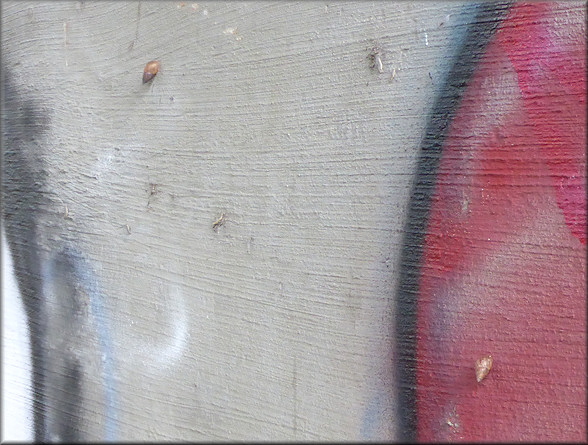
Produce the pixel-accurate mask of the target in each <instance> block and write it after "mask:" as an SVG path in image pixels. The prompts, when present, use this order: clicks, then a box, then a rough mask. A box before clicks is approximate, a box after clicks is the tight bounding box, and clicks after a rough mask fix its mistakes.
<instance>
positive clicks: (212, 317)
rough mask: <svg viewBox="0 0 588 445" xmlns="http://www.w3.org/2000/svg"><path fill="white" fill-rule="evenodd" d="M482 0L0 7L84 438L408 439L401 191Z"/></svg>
mask: <svg viewBox="0 0 588 445" xmlns="http://www.w3.org/2000/svg"><path fill="white" fill-rule="evenodd" d="M469 11H470V8H464V6H463V4H460V3H453V2H452V3H448V4H438V3H433V2H424V3H412V2H400V3H393V2H356V3H351V2H334V3H326V2H301V3H293V2H276V3H270V2H234V3H231V2H209V3H198V4H196V3H184V2H131V3H127V2H21V1H18V2H3V3H2V54H3V64H4V66H5V68H6V69H8V70H10V72H11V76H12V77H13V82H14V83H15V84H16V87H17V89H18V90H19V91H20V92H21V93H22V94H23V95H25V96H26V97H27V98H28V100H29V101H31V102H32V103H34V104H35V106H36V107H37V108H38V109H39V110H40V111H41V113H42V115H43V116H44V119H46V122H45V123H44V125H45V127H46V130H45V132H44V134H43V138H42V141H38V146H39V147H41V148H40V149H39V150H37V151H32V152H31V154H30V155H31V157H32V158H33V160H34V161H35V162H38V163H39V164H41V165H42V166H43V169H45V170H46V171H47V172H48V175H47V179H46V181H47V182H46V190H47V194H46V197H47V199H48V203H47V204H46V205H45V206H44V208H43V212H44V217H43V220H42V225H43V231H42V240H41V244H42V246H43V247H44V255H45V258H46V262H47V264H49V266H48V267H49V268H48V269H47V270H46V271H45V278H46V281H47V282H46V290H47V292H48V294H49V295H52V296H53V299H52V300H50V302H49V316H50V318H51V319H52V320H53V321H54V326H55V328H54V330H53V331H51V333H50V337H51V338H54V339H55V342H54V343H52V345H51V351H52V356H51V360H54V362H53V363H54V365H55V366H56V367H58V366H61V365H60V364H61V363H62V362H63V360H64V359H63V357H61V354H62V352H63V351H64V350H67V353H68V354H69V355H68V357H69V356H70V355H71V356H73V357H74V358H75V359H76V360H79V361H80V362H81V363H83V371H84V372H83V388H84V390H83V394H84V397H83V400H81V401H80V402H79V407H77V408H78V410H77V412H76V415H78V416H80V417H81V418H82V419H83V422H82V424H83V428H84V434H85V435H86V437H87V438H88V439H90V440H101V439H103V438H104V437H105V435H106V436H107V437H111V438H115V439H117V438H118V439H125V440H143V439H145V440H206V439H245V440H254V439H268V440H288V439H291V440H304V439H308V440H357V439H379V440H386V439H393V438H395V437H396V434H397V430H396V428H397V425H396V424H395V421H394V419H395V409H396V408H395V406H396V404H395V403H396V400H395V392H396V389H395V387H394V377H395V376H394V373H393V366H392V364H393V363H394V360H395V357H394V356H393V352H392V351H393V346H394V343H395V338H393V334H392V333H393V332H394V330H393V323H394V315H395V314H394V306H393V304H392V301H393V292H394V289H395V283H396V280H397V278H398V276H397V265H398V261H399V258H398V255H399V245H400V243H401V235H402V227H403V224H404V217H405V215H406V210H405V209H406V207H407V200H408V198H409V191H410V187H411V181H412V176H413V172H414V169H415V163H416V159H417V155H418V149H419V146H420V142H421V138H422V132H423V129H424V127H425V124H426V120H427V113H428V112H429V110H430V107H431V105H432V102H433V100H434V97H435V94H436V91H437V88H438V86H439V85H440V84H441V83H442V81H443V76H444V74H445V72H446V70H447V63H448V56H449V55H451V54H452V51H453V49H454V47H455V43H456V41H459V36H460V33H461V30H462V29H463V28H464V26H465V24H467V21H468V18H469V17H470V15H469V14H470V13H469ZM153 59H157V60H159V62H160V71H159V73H158V74H157V76H156V77H155V78H154V79H153V81H152V82H150V83H148V84H145V85H143V84H142V83H141V77H142V71H143V67H144V65H145V63H146V62H148V61H149V60H153ZM221 217H222V220H221V221H220V222H222V224H216V225H215V222H219V219H220V218H221ZM213 226H214V227H213ZM64 246H67V247H68V248H70V247H72V246H73V248H74V249H75V252H80V254H76V255H78V256H79V257H80V258H82V257H83V258H84V261H85V262H84V263H83V264H85V266H84V270H81V271H79V274H78V275H77V276H78V277H80V278H79V280H80V281H82V282H84V283H85V284H84V283H82V286H85V287H84V290H83V294H84V295H85V296H86V298H87V300H86V304H85V305H84V306H83V307H81V308H76V311H79V314H78V312H76V314H77V315H75V316H74V317H73V319H72V318H71V315H70V314H69V312H68V311H70V310H71V309H72V308H71V307H70V306H69V304H70V303H69V302H67V301H62V300H59V299H58V298H57V297H58V296H59V295H61V294H62V293H67V292H68V290H67V289H68V283H64V282H62V281H63V279H62V278H61V277H60V276H59V274H57V273H54V272H52V271H55V270H59V269H51V267H53V266H51V265H55V266H54V267H55V268H57V267H59V265H58V263H59V261H58V260H54V258H56V257H55V256H54V255H56V253H55V252H60V251H61V249H63V248H64ZM70 286H71V285H70ZM72 304H73V303H72ZM84 320H89V321H87V322H86V321H84ZM62 326H66V327H67V329H65V330H62V329H61V327H62ZM78 333H79V334H78ZM72 339H74V340H72ZM52 378H53V379H54V381H56V382H63V381H64V380H63V379H65V376H63V375H59V373H58V372H56V373H55V375H53V377H52ZM105 386H106V387H109V388H110V390H111V391H112V392H108V391H106V392H105V391H104V387H105ZM48 397H49V401H51V400H52V398H53V397H55V398H58V397H59V396H58V394H54V395H52V394H49V395H48ZM50 421H51V419H50ZM59 438H60V437H54V439H59Z"/></svg>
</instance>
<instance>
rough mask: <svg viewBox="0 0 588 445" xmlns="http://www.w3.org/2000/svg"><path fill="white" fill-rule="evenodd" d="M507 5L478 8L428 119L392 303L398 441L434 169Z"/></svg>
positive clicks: (408, 408)
mask: <svg viewBox="0 0 588 445" xmlns="http://www.w3.org/2000/svg"><path fill="white" fill-rule="evenodd" d="M510 4H511V2H489V3H484V4H481V5H479V6H477V7H476V9H477V11H476V13H475V16H474V17H475V18H474V20H473V21H472V23H470V24H469V25H468V28H467V30H466V32H465V34H464V36H463V40H462V43H461V45H460V47H459V48H458V49H457V51H456V52H455V54H454V57H453V61H452V62H451V64H450V68H449V72H448V73H447V76H446V79H445V82H444V84H443V85H442V87H441V89H440V91H439V93H438V96H437V98H436V100H435V103H434V105H433V109H432V110H431V113H430V115H429V120H428V123H427V127H426V130H425V135H424V138H423V141H422V143H421V151H420V155H419V160H418V165H417V170H416V174H415V177H414V182H413V185H412V191H411V195H410V202H409V209H408V215H407V220H406V224H405V227H404V235H403V241H402V252H401V256H400V265H399V267H400V279H399V282H398V288H397V290H396V300H395V305H396V307H395V313H396V320H395V331H394V332H393V334H392V335H393V338H394V339H395V344H396V353H395V354H394V356H395V363H394V366H395V368H396V373H395V375H396V376H397V381H396V388H397V391H398V402H397V403H398V407H399V409H398V414H399V417H398V419H396V421H397V422H398V427H399V428H398V431H399V437H398V439H399V440H400V441H402V442H414V441H415V440H416V437H417V412H416V368H417V366H418V363H417V357H416V345H417V342H416V336H417V295H418V286H419V277H420V265H421V256H422V252H423V242H424V238H425V234H426V231H427V222H428V215H429V209H430V202H431V197H432V195H433V191H434V188H435V180H436V176H437V168H438V165H439V161H440V159H441V153H442V149H443V144H444V141H445V137H446V134H447V130H448V128H449V126H450V124H451V121H452V119H453V118H454V116H455V114H456V111H457V109H458V107H459V104H460V101H461V98H462V96H463V94H464V92H465V89H466V87H467V85H468V83H469V79H470V78H471V76H472V73H473V72H474V70H475V68H476V65H477V63H478V61H479V60H480V58H481V57H482V56H483V54H484V51H485V48H486V45H487V43H488V41H489V40H490V38H491V37H492V35H493V34H494V31H495V30H496V28H497V27H498V25H499V24H500V22H501V20H502V18H503V17H504V16H505V14H506V12H507V11H508V8H509V6H510Z"/></svg>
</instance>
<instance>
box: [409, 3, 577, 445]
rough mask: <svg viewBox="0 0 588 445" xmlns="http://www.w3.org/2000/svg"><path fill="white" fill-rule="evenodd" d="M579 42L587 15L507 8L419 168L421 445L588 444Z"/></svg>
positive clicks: (564, 9)
mask: <svg viewBox="0 0 588 445" xmlns="http://www.w3.org/2000/svg"><path fill="white" fill-rule="evenodd" d="M563 17H566V20H565V25H562V24H561V20H563ZM562 26H564V28H562ZM563 29H565V30H566V32H562V30H563ZM585 41H586V30H585V9H584V6H583V5H581V6H579V5H577V4H574V5H572V6H570V4H566V5H562V4H559V5H558V4H551V3H550V4H547V3H534V4H525V3H518V4H515V5H513V6H512V7H511V8H509V10H508V14H507V15H506V16H505V18H504V20H503V22H502V23H501V24H500V27H499V29H497V31H496V33H495V34H494V35H493V36H492V37H491V38H490V41H489V43H488V46H487V48H486V49H485V50H484V51H483V57H482V58H481V59H480V61H479V63H478V64H477V66H476V67H475V70H474V72H473V73H472V77H471V79H469V80H468V81H467V83H466V85H465V90H464V93H463V97H462V99H461V101H460V103H459V106H458V107H457V109H456V111H455V114H454V117H453V119H452V120H451V122H448V127H447V131H446V137H445V138H444V139H443V141H442V146H439V163H438V165H437V166H436V167H434V168H429V169H427V172H428V173H430V174H431V175H432V176H434V177H435V181H434V186H433V185H432V184H431V183H428V184H429V185H430V186H431V188H430V189H429V190H430V191H431V201H430V202H431V207H430V211H429V216H428V219H427V224H426V225H424V221H422V220H420V217H421V216H422V215H419V217H418V218H417V219H419V221H420V223H421V224H422V225H421V226H419V233H421V232H420V231H421V230H422V233H423V234H424V237H423V239H422V241H423V252H422V258H421V259H420V261H419V263H420V269H419V270H420V275H419V278H418V287H417V288H413V290H414V292H415V293H414V294H412V295H411V296H413V297H416V298H417V300H416V313H417V321H416V331H413V332H412V334H414V339H415V341H416V356H414V357H411V358H412V359H413V360H414V362H412V363H413V364H414V367H415V369H416V376H415V377H416V380H415V381H414V382H411V384H414V385H415V386H414V388H416V392H415V394H414V396H415V399H414V400H415V401H416V405H415V412H416V418H415V420H416V424H414V426H416V433H417V434H416V438H417V439H418V440H419V441H426V442H428V441H457V440H460V441H467V442H472V441H479V440H492V441H521V440H522V441H544V440H548V441H550V440H556V441H560V440H565V441H581V440H584V439H585V437H586V405H585V403H586V398H585V394H586V350H585V342H586V334H585V332H586V325H585V313H586V300H585V293H586V287H585V274H586V247H585V233H586V198H585V196H586V176H585V169H586V155H585V147H586V109H585V96H586V65H585V51H586V47H585ZM439 134H441V133H439ZM413 308H414V306H413ZM486 353H490V354H491V355H492V357H493V361H494V365H493V367H492V372H491V373H490V374H489V375H488V377H487V378H486V379H485V380H484V382H482V383H483V384H477V382H476V380H475V379H474V378H473V375H472V363H473V362H474V360H476V359H477V358H478V357H480V356H482V355H484V354H486ZM411 395H412V394H411ZM446 406H452V407H454V412H455V415H456V416H457V417H459V425H460V427H459V429H457V430H456V429H455V428H452V427H451V425H450V424H448V422H447V412H446V409H445V408H444V407H446Z"/></svg>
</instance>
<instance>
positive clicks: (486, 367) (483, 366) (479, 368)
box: [474, 355, 492, 383]
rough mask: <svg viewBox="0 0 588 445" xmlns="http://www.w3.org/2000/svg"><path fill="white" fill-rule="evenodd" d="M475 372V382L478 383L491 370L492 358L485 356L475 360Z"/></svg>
mask: <svg viewBox="0 0 588 445" xmlns="http://www.w3.org/2000/svg"><path fill="white" fill-rule="evenodd" d="M474 368H475V370H476V380H477V381H478V383H480V382H481V381H482V380H483V379H484V377H486V376H487V375H488V373H489V372H490V369H491V368H492V356H491V355H487V356H485V357H482V358H479V359H478V360H476V363H475V365H474Z"/></svg>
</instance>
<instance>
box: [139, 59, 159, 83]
mask: <svg viewBox="0 0 588 445" xmlns="http://www.w3.org/2000/svg"><path fill="white" fill-rule="evenodd" d="M158 71H159V62H158V61H157V60H152V61H151V62H147V65H145V69H144V70H143V83H147V82H149V81H150V80H151V79H153V78H154V77H155V75H156V74H157V72H158Z"/></svg>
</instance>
